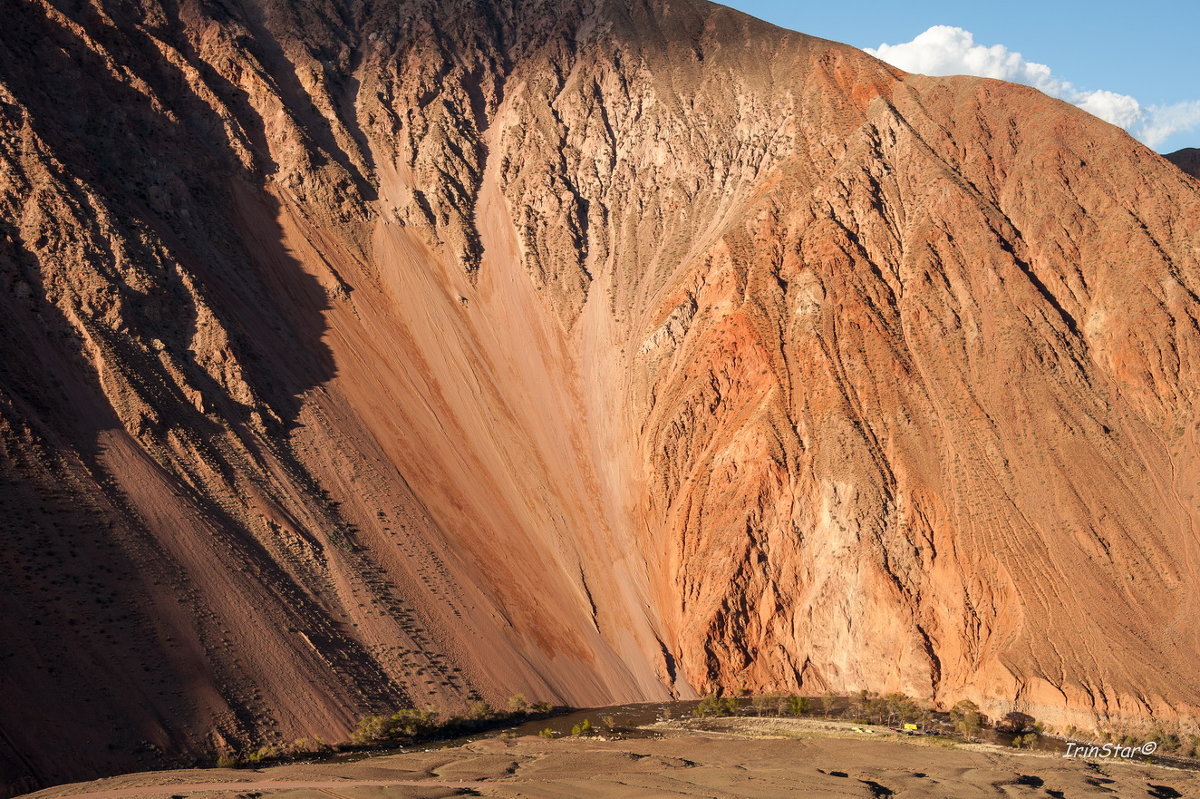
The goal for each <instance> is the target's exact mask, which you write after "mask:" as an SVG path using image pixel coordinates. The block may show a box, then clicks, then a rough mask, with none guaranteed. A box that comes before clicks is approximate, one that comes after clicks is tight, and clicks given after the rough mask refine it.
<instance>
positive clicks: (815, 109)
mask: <svg viewBox="0 0 1200 799" xmlns="http://www.w3.org/2000/svg"><path fill="white" fill-rule="evenodd" d="M6 17H7V18H6V22H5V24H4V26H3V27H2V28H0V103H2V104H3V113H0V159H2V163H3V168H2V169H0V202H2V204H3V211H4V213H3V215H2V216H0V225H3V230H2V231H0V318H2V319H3V325H4V336H3V337H0V480H2V481H3V482H2V483H0V485H2V486H3V490H2V491H0V509H2V511H3V512H2V514H0V518H2V519H3V525H4V527H3V540H4V546H3V548H2V549H0V552H2V555H0V585H3V587H4V590H3V591H2V592H0V640H3V641H4V642H5V643H6V646H5V647H4V650H3V652H2V654H0V658H2V660H0V774H3V775H4V780H3V781H2V782H3V783H4V785H3V786H0V787H3V788H5V789H6V790H8V791H9V792H13V791H20V790H22V789H27V788H32V787H34V786H36V785H41V784H45V783H49V782H55V781H62V780H65V779H72V778H80V777H84V776H91V775H96V774H101V773H109V772H111V771H113V770H115V769H130V768H146V767H151V766H156V765H162V764H172V763H183V762H188V761H189V759H191V758H195V757H202V756H211V755H212V754H214V753H217V752H222V751H230V750H237V749H245V748H246V747H249V746H255V745H257V744H258V743H262V742H271V741H277V740H284V739H289V740H290V739H292V738H296V737H300V736H321V737H323V738H325V739H326V740H338V739H342V738H344V737H345V736H346V734H347V732H348V731H349V730H350V729H351V728H352V726H353V724H354V722H355V720H356V718H357V717H359V716H361V715H362V714H364V713H368V712H378V711H380V710H383V709H387V708H389V707H397V706H404V705H419V706H426V705H431V706H437V707H442V708H445V709H447V710H453V709H456V708H461V707H463V706H465V704H466V703H467V702H469V701H472V700H475V699H486V700H488V701H491V702H493V703H495V702H501V701H503V699H504V697H506V696H507V695H509V694H512V693H516V692H523V693H525V694H527V695H528V696H529V697H530V699H537V700H544V701H549V702H558V703H570V704H573V705H577V706H589V705H603V704H610V703H616V702H626V701H635V700H657V699H663V698H668V697H671V696H679V697H691V696H695V695H697V694H700V693H704V692H708V691H713V690H717V689H721V690H725V691H735V690H743V689H744V690H752V691H756V692H758V691H777V690H779V691H802V692H807V693H820V692H822V691H824V690H838V691H842V690H857V689H871V690H878V691H904V692H906V693H909V694H912V695H914V696H918V697H921V698H923V699H928V700H932V701H937V702H939V703H942V704H943V705H945V704H950V703H953V702H954V701H957V700H958V699H961V698H971V699H974V700H976V701H978V702H980V703H981V705H982V706H983V707H984V709H985V710H987V711H988V712H990V713H1001V712H1006V711H1007V710H1011V709H1014V708H1018V709H1021V710H1022V711H1024V712H1028V713H1031V714H1033V715H1034V716H1036V717H1038V718H1042V719H1045V720H1046V721H1048V722H1050V723H1052V724H1054V725H1066V724H1075V725H1077V726H1080V727H1085V728H1089V729H1091V728H1096V727H1105V726H1107V725H1117V724H1139V723H1146V724H1149V723H1158V724H1166V725H1174V724H1182V725H1184V726H1185V727H1187V726H1188V725H1192V724H1194V721H1193V720H1194V719H1195V717H1196V712H1197V704H1198V702H1197V699H1196V697H1197V696H1200V677H1198V676H1197V674H1196V672H1195V670H1194V669H1192V668H1191V667H1190V663H1192V662H1193V661H1194V660H1195V658H1196V657H1197V655H1200V626H1198V623H1197V620H1196V616H1195V613H1194V608H1195V607H1196V604H1195V603H1196V601H1197V598H1198V595H1200V541H1198V539H1197V531H1198V529H1200V527H1198V523H1200V487H1198V486H1200V483H1198V480H1197V478H1198V477H1200V427H1198V425H1197V420H1198V419H1200V413H1198V411H1200V407H1198V394H1197V391H1198V388H1200V327H1198V324H1200V323H1198V320H1200V299H1198V296H1200V295H1198V292H1200V268H1198V263H1200V224H1198V222H1200V189H1198V187H1197V184H1196V183H1195V181H1194V180H1192V179H1191V178H1189V177H1187V176H1185V175H1183V174H1181V173H1180V171H1179V170H1178V169H1176V168H1175V167H1174V166H1172V165H1171V164H1170V163H1168V162H1167V161H1166V160H1164V159H1163V158H1161V157H1160V156H1158V155H1156V154H1154V153H1152V152H1150V151H1149V150H1147V149H1145V148H1144V147H1142V146H1141V145H1139V144H1137V143H1136V142H1135V141H1133V140H1132V139H1131V138H1129V137H1128V136H1127V135H1126V134H1124V133H1123V132H1122V131H1120V130H1119V129H1117V128H1115V127H1112V126H1110V125H1108V124H1105V123H1103V122H1101V121H1099V120H1097V119H1095V118H1093V117H1091V116H1089V115H1087V114H1086V113H1084V112H1082V111H1080V110H1078V109H1076V108H1074V107H1072V106H1070V105H1068V104H1065V103H1062V102H1059V101H1056V100H1053V99H1050V98H1047V97H1046V96H1044V95H1042V94H1040V93H1038V92H1037V91H1035V90H1033V89H1030V88H1026V87H1021V86H1015V85H1010V84H1006V83H1002V82H998V81H993V80H985V79H975V78H928V77H920V76H915V75H906V74H904V73H902V72H899V71H898V70H896V69H894V68H892V67H889V66H888V65H886V64H883V63H882V62H880V61H877V60H875V59H873V58H871V57H869V56H867V55H865V54H864V53H862V52H860V51H858V50H855V49H853V48H850V47H847V46H844V45H840V44H835V43H832V42H828V41H823V40H820V39H815V38H812V37H808V36H803V35H800V34H797V33H792V32H789V31H784V30H781V29H778V28H774V27H772V26H769V25H766V24H765V23H761V22H758V21H756V20H753V19H751V18H750V17H747V16H744V15H741V14H738V13H736V12H733V11H730V10H728V9H725V8H722V7H720V6H716V5H712V4H709V3H705V2H700V0H671V2H669V3H668V2H666V1H665V0H645V1H643V0H573V1H572V2H569V3H555V2H549V1H548V0H488V1H487V2H468V0H439V1H438V2H434V0H391V1H390V2H383V3H366V2H363V0H312V1H311V2H307V3H302V4H296V3H289V2H285V1H284V0H145V2H141V3H127V2H118V0H93V2H90V3H82V2H75V0H28V2H22V3H18V4H15V5H14V4H10V5H9V8H8V10H7V11H6Z"/></svg>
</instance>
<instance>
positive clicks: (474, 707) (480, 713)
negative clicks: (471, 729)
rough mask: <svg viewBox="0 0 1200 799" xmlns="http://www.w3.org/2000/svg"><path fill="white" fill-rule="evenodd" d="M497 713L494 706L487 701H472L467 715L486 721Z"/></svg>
mask: <svg viewBox="0 0 1200 799" xmlns="http://www.w3.org/2000/svg"><path fill="white" fill-rule="evenodd" d="M494 714H495V711H494V710H493V709H492V706H491V705H489V704H488V703H487V702H472V703H471V706H470V707H469V708H468V709H467V717H468V718H471V719H475V720H476V721H486V720H487V719H490V718H491V717H492V716H493V715H494Z"/></svg>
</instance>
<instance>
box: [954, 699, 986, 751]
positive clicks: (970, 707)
mask: <svg viewBox="0 0 1200 799" xmlns="http://www.w3.org/2000/svg"><path fill="white" fill-rule="evenodd" d="M950 719H951V720H952V721H953V722H954V726H955V728H957V729H958V731H959V732H961V733H962V734H963V737H964V738H966V739H967V740H968V741H969V740H971V739H973V738H974V737H975V736H976V735H978V734H979V730H980V729H982V728H983V716H981V715H980V713H979V705H977V704H975V703H974V702H972V701H971V700H970V699H964V700H962V701H961V702H959V703H958V704H956V705H955V706H954V707H952V708H950Z"/></svg>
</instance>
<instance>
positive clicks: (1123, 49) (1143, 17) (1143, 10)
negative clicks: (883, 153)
mask: <svg viewBox="0 0 1200 799" xmlns="http://www.w3.org/2000/svg"><path fill="white" fill-rule="evenodd" d="M724 1H725V4H726V5H729V6H732V7H733V8H737V9H739V10H741V11H745V12H746V13H748V14H753V15H754V16H756V17H760V18H762V19H765V20H767V21H769V22H773V23H775V24H776V25H780V26H782V27H785V28H791V29H793V30H798V31H801V32H803V33H809V34H812V35H814V36H822V37H824V38H826V39H834V40H836V41H840V42H846V43H848V44H852V45H854V46H856V47H862V48H879V46H880V45H881V44H884V43H886V44H890V45H902V44H905V43H911V42H913V40H914V39H917V37H918V36H919V35H920V34H922V33H923V32H925V31H927V30H928V29H929V28H931V27H934V26H949V27H948V28H944V29H940V30H939V31H936V32H935V33H934V34H931V35H928V36H925V37H923V38H922V39H921V40H918V41H917V42H916V43H915V44H910V45H909V46H907V47H905V48H903V49H899V50H887V51H880V52H879V53H877V54H878V55H880V56H881V57H884V58H885V60H888V61H893V62H894V63H895V62H900V61H907V63H898V66H901V67H903V68H907V69H911V70H912V71H929V72H931V74H932V73H934V72H936V71H937V70H939V69H941V70H943V71H949V70H953V71H959V72H965V71H968V69H967V68H966V66H965V65H967V64H971V65H978V64H981V63H982V64H985V65H988V67H987V68H988V69H990V70H991V71H992V73H993V74H992V75H991V76H992V77H1004V78H1006V79H1009V80H1020V81H1022V82H1026V83H1031V84H1033V85H1037V86H1038V87H1039V88H1042V89H1043V91H1047V93H1050V94H1057V96H1060V97H1063V98H1064V99H1067V100H1070V101H1072V102H1075V103H1076V104H1078V105H1082V106H1083V107H1085V108H1087V109H1088V110H1089V111H1092V112H1093V113H1096V114H1097V116H1102V117H1105V118H1107V119H1109V121H1112V122H1114V123H1116V124H1121V125H1122V126H1123V127H1125V128H1126V129H1128V130H1129V131H1130V132H1131V133H1133V134H1134V135H1135V136H1138V138H1141V139H1142V140H1143V141H1145V142H1146V143H1147V144H1149V145H1150V146H1152V147H1153V148H1154V149H1156V150H1159V151H1161V152H1170V151H1172V150H1177V149H1179V148H1180V147H1200V0H1138V2H1135V3H1130V2H1128V0H1126V1H1125V2H1115V0H1093V1H1092V2H1086V3H1085V2H1077V1H1075V0H1068V2H1056V0H1042V2H1030V0H1009V2H1005V3H972V2H963V1H962V0H960V1H959V2H949V1H948V0H919V1H918V2H914V3H903V2H895V1H894V0H893V2H881V1H880V0H851V1H850V2H838V1H837V0H832V1H831V0H822V2H783V1H782V0H724ZM950 28H959V29H962V30H963V31H968V32H970V33H971V34H973V41H972V40H970V39H968V38H965V37H963V36H962V35H961V34H960V33H956V32H954V31H952V30H950ZM994 45H1001V46H1002V49H1001V50H990V51H986V52H985V51H984V50H982V49H978V50H975V51H974V52H973V53H970V54H969V55H968V53H967V50H968V49H969V48H970V47H971V46H974V47H979V46H985V47H992V46H994ZM1016 53H1019V54H1020V56H1023V61H1022V60H1020V59H1014V58H1013V57H1012V55H1013V54H1016ZM889 56H890V57H889ZM1029 62H1032V63H1033V66H1034V68H1032V69H1031V68H1028V67H1027V66H1026V65H1027V64H1028V63H1029ZM914 65H925V66H926V67H927V69H913V66H914ZM1037 65H1045V66H1046V67H1049V70H1048V73H1047V71H1045V70H1041V69H1039V68H1036V67H1037ZM1131 100H1136V104H1134V103H1131V102H1130V101H1131Z"/></svg>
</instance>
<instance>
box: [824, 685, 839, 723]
mask: <svg viewBox="0 0 1200 799" xmlns="http://www.w3.org/2000/svg"><path fill="white" fill-rule="evenodd" d="M837 699H838V695H837V694H835V693H834V692H833V691H826V692H825V693H824V694H822V695H821V710H823V711H825V718H829V717H830V716H832V715H833V707H834V704H835V703H836V702H837Z"/></svg>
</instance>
